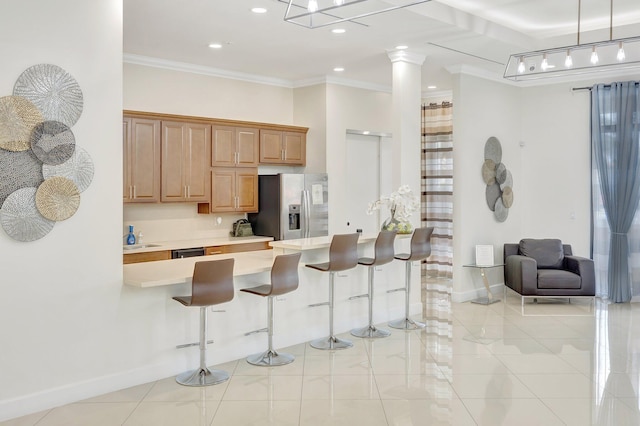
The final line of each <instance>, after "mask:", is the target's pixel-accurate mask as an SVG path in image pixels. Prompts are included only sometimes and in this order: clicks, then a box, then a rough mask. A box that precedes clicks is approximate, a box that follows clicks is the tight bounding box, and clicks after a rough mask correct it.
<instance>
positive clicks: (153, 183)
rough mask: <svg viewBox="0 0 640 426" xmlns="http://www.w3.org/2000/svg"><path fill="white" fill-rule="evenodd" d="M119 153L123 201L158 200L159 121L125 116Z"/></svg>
mask: <svg viewBox="0 0 640 426" xmlns="http://www.w3.org/2000/svg"><path fill="white" fill-rule="evenodd" d="M122 154H123V155H122V158H123V163H122V169H123V188H122V199H123V201H124V202H125V203H156V202H158V201H160V121H159V120H150V119H144V118H132V117H124V118H123V121H122Z"/></svg>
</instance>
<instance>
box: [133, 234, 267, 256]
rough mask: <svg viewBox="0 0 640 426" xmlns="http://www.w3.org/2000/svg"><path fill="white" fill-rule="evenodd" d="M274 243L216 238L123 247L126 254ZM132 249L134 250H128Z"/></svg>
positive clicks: (250, 238)
mask: <svg viewBox="0 0 640 426" xmlns="http://www.w3.org/2000/svg"><path fill="white" fill-rule="evenodd" d="M266 241H273V238H272V237H259V236H251V237H215V238H198V239H192V240H174V241H146V240H145V241H143V242H142V244H134V245H133V246H126V245H125V246H123V248H122V252H123V253H124V254H133V253H147V252H152V251H163V250H178V249H187V248H192V247H211V246H224V245H234V244H247V243H262V242H266ZM127 247H132V248H127Z"/></svg>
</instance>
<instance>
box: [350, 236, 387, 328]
mask: <svg viewBox="0 0 640 426" xmlns="http://www.w3.org/2000/svg"><path fill="white" fill-rule="evenodd" d="M395 238H396V231H380V233H379V234H378V238H376V244H375V248H374V258H373V259H371V258H369V257H361V258H360V259H358V265H364V266H366V267H367V270H368V271H367V272H368V274H367V275H368V281H369V293H368V294H362V295H359V296H353V297H350V298H349V299H357V298H361V297H368V298H369V325H368V326H366V327H363V328H354V329H353V330H351V334H352V335H353V336H355V337H371V338H379V337H388V336H389V335H390V334H391V333H390V332H389V331H388V330H384V329H379V328H376V327H375V326H374V325H373V272H374V270H375V267H376V266H380V265H386V264H387V263H390V262H391V261H392V260H393V253H394V249H393V242H394V240H395Z"/></svg>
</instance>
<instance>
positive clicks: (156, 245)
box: [122, 244, 160, 251]
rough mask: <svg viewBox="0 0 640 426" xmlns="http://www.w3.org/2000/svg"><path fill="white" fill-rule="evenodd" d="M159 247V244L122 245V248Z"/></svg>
mask: <svg viewBox="0 0 640 426" xmlns="http://www.w3.org/2000/svg"><path fill="white" fill-rule="evenodd" d="M151 247H160V244H132V245H130V246H122V249H123V250H125V251H126V250H137V249H143V248H151Z"/></svg>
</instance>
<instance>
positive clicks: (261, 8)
mask: <svg viewBox="0 0 640 426" xmlns="http://www.w3.org/2000/svg"><path fill="white" fill-rule="evenodd" d="M251 11H252V12H253V13H267V9H265V8H264V7H254V8H252V9H251Z"/></svg>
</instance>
